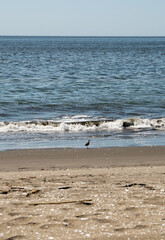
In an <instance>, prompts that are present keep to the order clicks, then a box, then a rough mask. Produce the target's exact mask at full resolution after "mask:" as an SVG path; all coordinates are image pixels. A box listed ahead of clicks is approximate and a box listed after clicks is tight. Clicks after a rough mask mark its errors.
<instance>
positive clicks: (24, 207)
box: [0, 147, 165, 240]
mask: <svg viewBox="0 0 165 240" xmlns="http://www.w3.org/2000/svg"><path fill="white" fill-rule="evenodd" d="M0 239H2V240H7V239H8V240H9V239H10V240H13V239H28V240H29V239H34V240H35V239H36V240H37V239H43V240H45V239H46V240H47V239H54V240H63V239H72V240H78V239H90V240H95V239H100V240H107V239H159V240H161V239H162V240H163V239H165V147H129V148H105V149H39V150H35V149H34V150H14V151H4V152H3V151H2V152H0Z"/></svg>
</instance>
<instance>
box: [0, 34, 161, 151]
mask: <svg viewBox="0 0 165 240" xmlns="http://www.w3.org/2000/svg"><path fill="white" fill-rule="evenodd" d="M89 138H90V139H91V147H111V146H144V145H151V146H152V145H165V38H163V37H162V38H107V37H0V150H6V149H17V148H44V147H45V148H46V147H77V148H84V143H85V142H86V141H87V140H88V139H89Z"/></svg>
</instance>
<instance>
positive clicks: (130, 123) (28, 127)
mask: <svg viewBox="0 0 165 240" xmlns="http://www.w3.org/2000/svg"><path fill="white" fill-rule="evenodd" d="M123 129H132V130H138V129H151V130H162V131H165V118H160V119H141V118H130V119H117V120H108V119H107V120H103V119H100V120H95V119H94V120H87V119H85V116H84V117H82V119H78V118H77V117H76V118H75V119H74V118H72V119H69V118H66V119H64V118H63V119H62V120H61V121H53V120H48V121H44V120H42V121H41V120H38V121H20V122H0V132H1V133H5V132H81V131H82V132H83V131H113V130H123Z"/></svg>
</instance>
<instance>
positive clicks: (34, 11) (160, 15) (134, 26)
mask: <svg viewBox="0 0 165 240" xmlns="http://www.w3.org/2000/svg"><path fill="white" fill-rule="evenodd" d="M0 35H35V36H36V35H43V36H44V35H46V36H165V0H0Z"/></svg>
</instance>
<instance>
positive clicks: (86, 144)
mask: <svg viewBox="0 0 165 240" xmlns="http://www.w3.org/2000/svg"><path fill="white" fill-rule="evenodd" d="M89 144H90V140H88V142H87V143H85V146H86V147H87V148H88V146H89Z"/></svg>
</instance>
